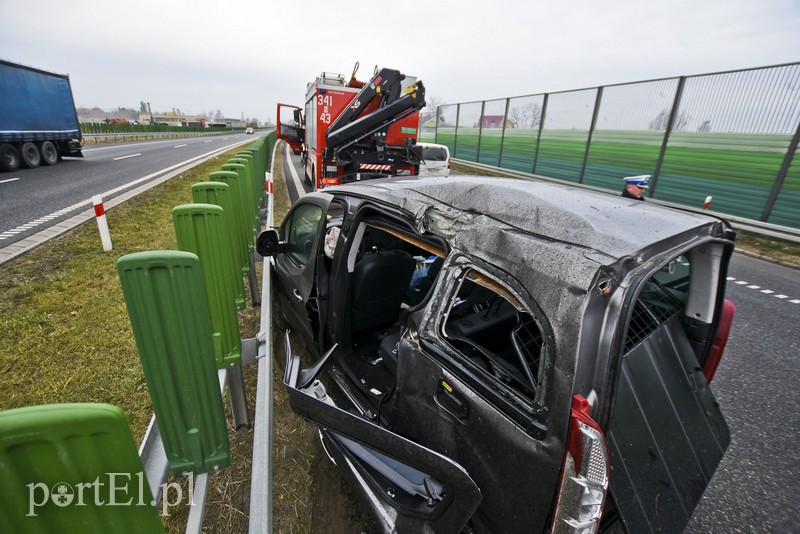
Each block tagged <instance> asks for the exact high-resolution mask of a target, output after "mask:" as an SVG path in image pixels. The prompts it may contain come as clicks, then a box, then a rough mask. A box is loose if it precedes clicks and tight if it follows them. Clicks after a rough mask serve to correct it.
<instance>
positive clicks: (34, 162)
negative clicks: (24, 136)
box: [20, 142, 42, 169]
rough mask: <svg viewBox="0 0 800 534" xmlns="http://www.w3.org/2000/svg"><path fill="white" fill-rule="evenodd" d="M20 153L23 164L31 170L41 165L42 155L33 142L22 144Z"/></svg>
mask: <svg viewBox="0 0 800 534" xmlns="http://www.w3.org/2000/svg"><path fill="white" fill-rule="evenodd" d="M20 153H21V154H22V163H23V164H24V165H25V166H26V167H28V168H29V169H33V168H34V167H38V166H39V163H41V162H42V155H41V154H39V149H38V148H36V145H34V144H33V143H31V142H27V143H22V148H20Z"/></svg>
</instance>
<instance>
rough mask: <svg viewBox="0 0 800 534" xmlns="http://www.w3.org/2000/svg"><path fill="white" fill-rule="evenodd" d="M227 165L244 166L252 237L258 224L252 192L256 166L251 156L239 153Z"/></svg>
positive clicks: (254, 198)
mask: <svg viewBox="0 0 800 534" xmlns="http://www.w3.org/2000/svg"><path fill="white" fill-rule="evenodd" d="M228 163H238V164H239V165H244V166H245V169H246V170H245V183H246V185H247V216H248V217H249V218H250V219H249V220H250V224H251V227H252V231H253V235H255V234H256V232H257V228H256V223H257V222H258V203H257V202H256V194H255V191H254V190H253V184H254V183H255V178H254V176H255V173H256V166H255V162H254V161H253V156H252V154H243V153H241V152H240V153H239V154H237V155H236V156H235V157H233V158H231V159H229V160H228Z"/></svg>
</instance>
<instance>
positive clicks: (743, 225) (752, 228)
mask: <svg viewBox="0 0 800 534" xmlns="http://www.w3.org/2000/svg"><path fill="white" fill-rule="evenodd" d="M452 161H453V163H457V164H459V165H464V166H466V167H471V168H474V169H478V170H485V171H487V172H491V173H493V174H496V175H501V176H509V177H512V178H522V179H525V180H542V181H545V182H555V183H560V184H566V185H571V186H573V187H580V188H584V189H591V190H593V191H599V192H602V193H608V194H615V193H613V192H610V191H609V190H608V189H604V188H601V187H593V186H590V185H586V184H576V183H574V182H570V181H567V180H559V179H557V178H551V177H549V176H541V175H538V174H531V173H527V172H521V171H515V170H511V169H503V168H500V167H494V166H491V165H485V164H482V163H475V162H474V161H468V160H463V159H457V158H452ZM620 189H621V188H620ZM647 201H648V202H652V203H654V204H660V205H662V206H669V207H672V208H679V209H682V210H688V211H694V212H696V213H707V214H711V215H715V216H717V217H721V218H723V219H725V220H727V221H729V222H730V223H731V225H732V226H733V227H734V228H736V229H738V230H743V231H745V232H751V233H754V234H760V235H764V236H768V237H772V238H775V239H781V240H783V241H787V242H789V243H794V244H798V245H800V229H798V228H790V227H788V226H779V225H777V224H769V223H765V222H760V221H753V220H750V219H745V218H742V217H735V216H731V215H728V214H725V213H718V212H715V211H713V210H701V209H696V208H692V207H687V206H684V205H682V204H676V203H672V202H665V201H661V200H656V199H647Z"/></svg>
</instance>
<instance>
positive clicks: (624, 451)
mask: <svg viewBox="0 0 800 534" xmlns="http://www.w3.org/2000/svg"><path fill="white" fill-rule="evenodd" d="M607 437H608V445H609V453H610V456H611V465H612V474H611V490H612V493H613V495H614V499H615V502H616V504H617V507H618V509H619V513H620V516H621V517H622V519H623V521H624V522H625V524H626V526H627V528H628V530H629V531H630V532H679V531H682V530H683V528H684V527H685V526H686V524H687V522H688V520H689V518H690V517H691V514H692V512H693V511H694V508H695V507H696V506H697V503H698V502H699V500H700V497H701V496H702V494H703V491H704V490H705V488H706V486H707V485H708V483H709V482H710V480H711V477H712V475H713V474H714V470H715V469H716V468H717V466H718V465H719V463H720V461H721V460H722V456H723V455H724V453H725V450H726V449H727V447H728V445H729V444H730V431H729V429H728V426H727V424H726V423H725V420H724V418H723V416H722V412H721V410H720V408H719V404H717V402H716V401H715V399H714V396H713V394H712V393H711V389H710V388H709V386H708V383H707V382H706V380H705V377H704V375H703V370H702V368H701V367H700V366H699V365H698V363H697V361H696V360H695V358H694V353H693V351H692V348H691V345H690V343H689V341H688V339H687V338H686V334H685V333H684V330H683V328H682V326H681V324H680V318H679V317H675V318H673V319H672V320H671V321H670V322H668V323H666V324H665V325H663V326H662V327H661V328H660V329H659V330H658V331H656V332H655V333H653V335H651V336H649V337H648V338H647V339H646V340H645V341H644V342H643V343H641V344H640V345H639V346H637V347H636V348H634V349H633V350H631V351H630V352H629V353H628V354H626V355H625V357H624V359H623V362H622V371H621V376H620V381H619V386H618V390H617V398H616V404H615V407H614V414H613V416H612V419H611V424H610V427H609V430H608V433H607Z"/></svg>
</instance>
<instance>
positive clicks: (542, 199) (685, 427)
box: [258, 176, 735, 534]
mask: <svg viewBox="0 0 800 534" xmlns="http://www.w3.org/2000/svg"><path fill="white" fill-rule="evenodd" d="M734 237H735V234H734V233H733V232H732V230H731V227H730V225H729V224H728V223H727V222H726V221H724V220H722V219H719V218H717V217H712V216H709V215H705V214H697V213H690V212H685V211H678V210H674V209H670V208H666V207H662V206H658V205H655V204H651V203H647V202H637V201H635V200H629V199H625V198H622V197H618V196H616V195H608V194H604V193H597V192H591V191H581V190H578V189H576V188H573V187H569V186H562V185H554V184H545V183H540V182H529V181H524V180H514V179H501V178H489V177H467V176H455V177H453V176H451V177H448V178H442V177H428V178H425V177H420V178H418V179H414V180H411V179H408V177H397V178H390V179H379V180H370V181H365V182H359V183H358V184H351V185H342V186H334V187H331V188H327V189H324V190H322V191H318V192H315V193H311V194H308V195H306V196H304V197H303V198H301V199H300V200H299V201H297V203H296V204H295V205H294V207H293V208H292V210H291V211H290V212H289V214H288V215H287V217H286V219H285V220H284V222H283V224H282V225H281V227H280V229H279V231H275V230H267V231H265V232H263V233H261V234H260V235H259V237H258V250H259V252H260V253H262V255H264V256H274V257H275V262H274V270H275V278H274V280H275V289H276V291H275V299H274V300H273V315H272V317H273V321H274V322H275V323H276V325H277V326H278V327H287V328H288V327H291V328H292V329H293V330H294V331H295V332H297V333H299V334H300V335H301V336H302V337H303V338H304V339H305V341H306V343H307V344H308V345H309V346H310V347H312V349H313V351H314V352H316V353H317V354H318V355H322V356H321V357H320V358H319V360H318V361H317V362H316V363H311V362H303V364H305V366H304V367H301V362H300V359H299V357H297V356H294V355H293V354H292V350H291V346H290V343H289V336H288V335H286V336H285V337H286V343H285V346H286V370H285V374H284V384H285V385H286V387H287V390H288V393H289V399H290V403H291V405H292V408H293V409H294V410H295V411H296V412H297V413H298V414H299V415H301V416H303V417H305V418H307V419H309V420H311V421H313V422H315V423H316V424H318V425H319V427H320V433H321V436H322V441H323V444H324V447H325V451H326V452H327V453H328V455H329V456H330V457H331V458H332V459H333V460H334V462H335V464H336V465H337V466H338V467H339V468H341V469H342V470H343V471H344V473H345V475H346V476H347V477H348V479H349V480H350V481H351V482H352V483H353V484H354V486H355V487H356V489H357V490H358V492H359V494H360V495H361V496H362V497H363V498H364V501H365V503H366V504H367V506H368V507H369V509H370V511H371V512H373V515H374V516H375V518H376V520H377V521H379V522H380V523H381V527H382V528H383V530H385V531H386V532H453V533H457V532H473V533H476V534H480V533H489V532H494V533H497V532H503V533H506V532H558V533H561V532H570V533H573V532H580V533H582V534H593V533H596V532H598V531H599V529H600V528H601V525H600V523H601V521H602V522H603V527H610V526H611V525H612V524H613V523H614V522H615V521H620V522H622V524H623V526H624V527H625V530H626V531H627V532H635V533H640V532H681V531H683V529H684V527H685V526H686V524H687V522H688V521H689V518H690V517H691V515H692V512H693V510H694V508H695V506H696V505H697V503H698V501H699V500H700V497H701V496H702V494H703V491H704V489H705V488H706V486H707V485H708V484H709V482H710V480H711V478H712V476H713V474H714V471H715V469H716V468H717V465H718V464H719V462H720V461H721V459H722V457H723V455H724V453H725V450H726V449H727V447H728V445H729V444H730V432H729V430H728V426H727V424H726V423H725V419H724V417H723V415H722V411H721V409H720V406H719V404H718V403H717V402H716V401H715V399H714V396H713V394H712V392H711V388H710V387H709V382H710V381H711V380H712V378H713V376H714V372H715V371H716V369H717V364H718V363H719V361H720V358H721V356H722V352H723V350H724V348H725V342H726V340H727V337H728V333H729V331H730V325H731V321H732V319H733V313H734V310H735V307H734V306H733V304H732V303H731V302H729V301H726V300H725V284H726V276H727V270H728V263H729V261H730V257H731V254H732V253H733V247H734V244H733V239H734Z"/></svg>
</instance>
